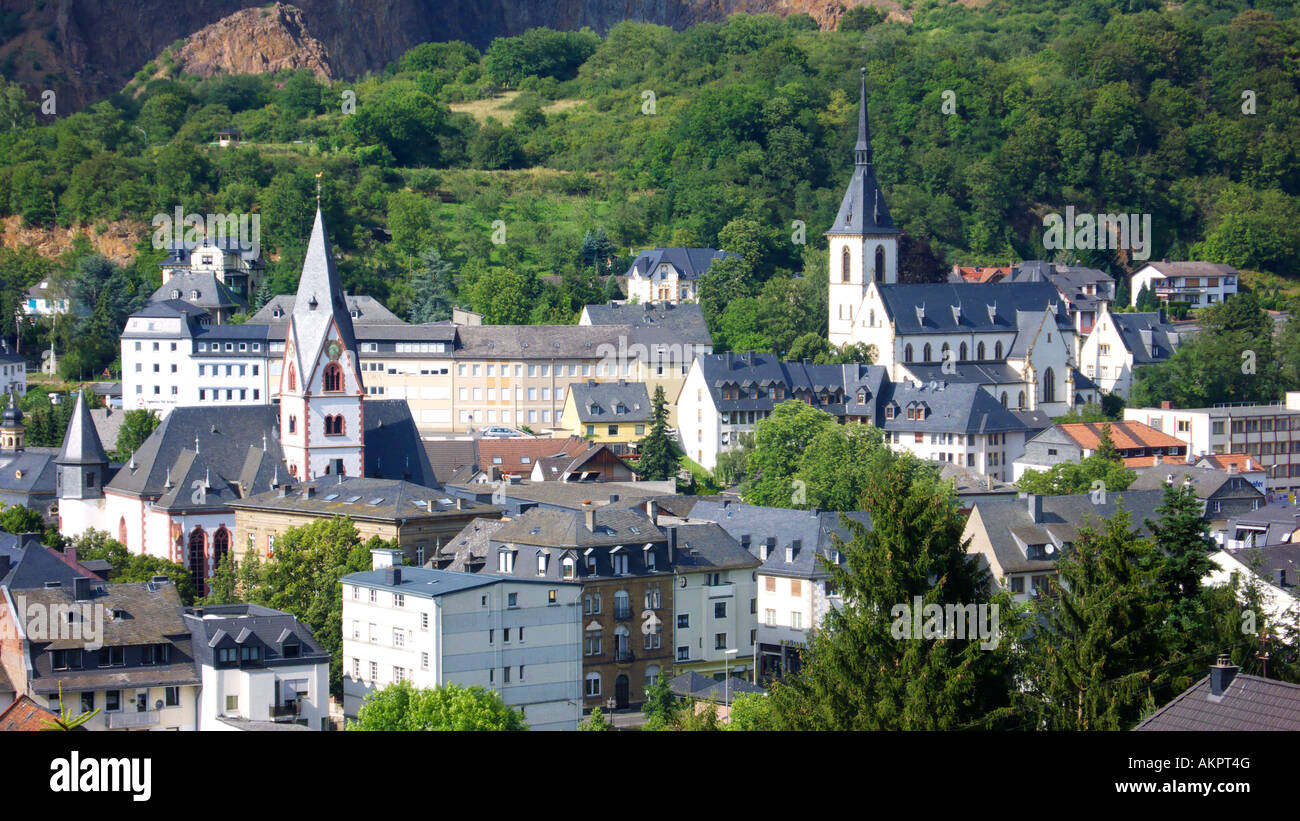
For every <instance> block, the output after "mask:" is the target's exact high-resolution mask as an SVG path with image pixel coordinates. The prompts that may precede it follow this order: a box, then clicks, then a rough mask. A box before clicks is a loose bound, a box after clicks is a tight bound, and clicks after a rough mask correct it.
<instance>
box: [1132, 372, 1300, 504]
mask: <svg viewBox="0 0 1300 821" xmlns="http://www.w3.org/2000/svg"><path fill="white" fill-rule="evenodd" d="M1168 404H1169V403H1166V405H1168ZM1124 418H1125V419H1132V420H1136V421H1138V422H1143V423H1145V424H1147V425H1150V426H1151V427H1153V428H1155V429H1156V430H1160V431H1164V432H1165V433H1168V434H1169V435H1171V436H1174V437H1176V438H1178V439H1180V440H1181V441H1183V442H1186V443H1187V444H1188V446H1189V447H1188V450H1189V451H1190V452H1191V454H1192V455H1193V456H1195V457H1197V458H1200V457H1211V456H1216V455H1227V454H1233V453H1241V454H1246V455H1247V456H1249V457H1250V459H1251V462H1252V467H1253V466H1254V465H1258V466H1259V467H1260V468H1263V469H1266V470H1267V471H1268V487H1269V489H1270V490H1271V491H1272V493H1273V494H1284V495H1285V494H1291V493H1295V492H1297V491H1300V391H1290V392H1288V393H1287V395H1286V399H1285V400H1284V401H1279V402H1273V403H1269V404H1260V405H1255V404H1227V405H1216V406H1214V407H1211V408H1174V407H1172V405H1170V406H1169V407H1159V408H1125V409H1124ZM1239 469H1240V468H1239Z"/></svg>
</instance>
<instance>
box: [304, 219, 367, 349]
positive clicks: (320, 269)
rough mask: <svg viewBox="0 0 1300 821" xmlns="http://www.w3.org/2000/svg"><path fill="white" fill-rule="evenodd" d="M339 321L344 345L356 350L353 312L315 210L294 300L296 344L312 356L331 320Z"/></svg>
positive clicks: (322, 223) (328, 242)
mask: <svg viewBox="0 0 1300 821" xmlns="http://www.w3.org/2000/svg"><path fill="white" fill-rule="evenodd" d="M331 319H332V320H333V321H334V322H335V323H337V324H338V327H339V335H340V336H342V337H343V346H344V347H345V348H347V349H348V350H351V351H355V350H356V347H357V343H356V337H355V336H354V334H353V330H352V315H351V314H350V313H349V312H348V305H347V301H346V300H345V299H344V297H343V283H342V281H341V280H340V279H339V272H338V269H337V268H336V267H334V253H333V250H332V249H331V248H330V241H329V236H328V235H327V234H326V233H325V221H324V219H323V218H322V217H321V213H320V209H319V208H317V209H316V221H315V222H314V223H313V224H312V227H311V239H310V240H308V241H307V254H306V257H305V258H304V259H303V262H302V277H301V278H299V280H298V297H297V299H296V300H295V302H294V311H293V322H294V331H295V332H296V333H297V336H298V343H299V345H300V346H302V347H303V348H304V349H305V351H304V352H305V353H306V354H308V355H309V356H311V357H313V358H314V357H315V356H316V355H317V353H319V351H318V348H319V346H320V344H321V343H322V341H323V339H324V337H325V333H326V330H327V329H328V327H329V324H330V320H331Z"/></svg>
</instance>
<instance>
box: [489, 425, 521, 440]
mask: <svg viewBox="0 0 1300 821" xmlns="http://www.w3.org/2000/svg"><path fill="white" fill-rule="evenodd" d="M479 435H480V436H482V437H483V438H484V439H518V438H521V437H522V436H523V435H524V434H523V433H521V432H519V431H517V430H515V429H514V428H503V427H501V426H500V425H492V426H489V427H486V428H483V430H482V432H481V433H480V434H479Z"/></svg>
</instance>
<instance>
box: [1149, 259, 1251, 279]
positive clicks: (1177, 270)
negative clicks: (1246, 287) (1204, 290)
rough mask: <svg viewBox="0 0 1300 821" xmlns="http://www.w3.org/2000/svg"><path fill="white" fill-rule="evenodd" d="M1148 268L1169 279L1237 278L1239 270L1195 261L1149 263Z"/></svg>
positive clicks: (1213, 263) (1214, 263) (1229, 266)
mask: <svg viewBox="0 0 1300 821" xmlns="http://www.w3.org/2000/svg"><path fill="white" fill-rule="evenodd" d="M1147 265H1148V266H1150V267H1152V268H1155V269H1156V270H1157V271H1159V272H1160V273H1162V274H1164V275H1165V276H1167V277H1195V276H1202V277H1205V276H1209V277H1218V276H1235V275H1236V274H1237V269H1236V268H1233V267H1232V266H1231V265H1223V264H1221V263H1217V262H1198V261H1195V260H1192V261H1186V262H1166V261H1160V262H1148V263H1147Z"/></svg>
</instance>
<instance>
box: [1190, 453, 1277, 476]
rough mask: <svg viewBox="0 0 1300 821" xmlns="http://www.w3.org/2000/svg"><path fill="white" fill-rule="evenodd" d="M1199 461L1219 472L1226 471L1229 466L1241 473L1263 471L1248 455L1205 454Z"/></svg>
mask: <svg viewBox="0 0 1300 821" xmlns="http://www.w3.org/2000/svg"><path fill="white" fill-rule="evenodd" d="M1199 461H1202V462H1205V463H1207V464H1208V465H1210V467H1214V468H1218V469H1219V470H1227V469H1228V466H1229V465H1231V466H1232V467H1235V468H1236V469H1237V470H1239V471H1242V472H1249V471H1256V470H1263V469H1264V468H1263V467H1261V466H1260V464H1259V462H1256V461H1253V460H1252V459H1251V457H1250V454H1249V453H1207V454H1206V455H1204V456H1202V457H1201V458H1200V460H1199ZM1247 462H1250V466H1249V467H1248V466H1247V465H1246V463H1247Z"/></svg>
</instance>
